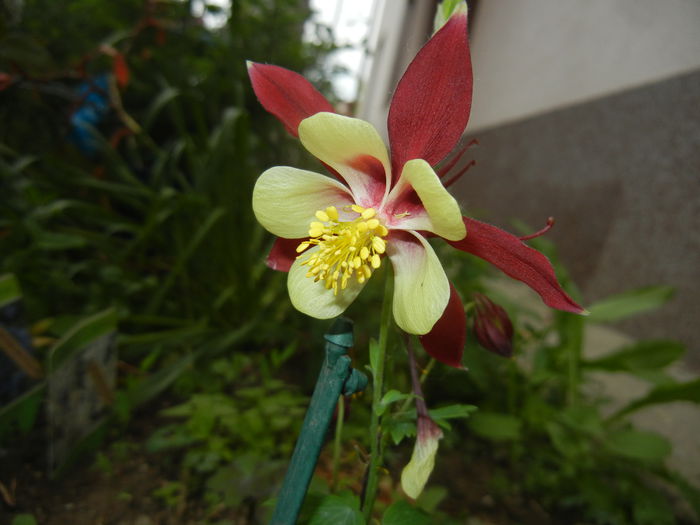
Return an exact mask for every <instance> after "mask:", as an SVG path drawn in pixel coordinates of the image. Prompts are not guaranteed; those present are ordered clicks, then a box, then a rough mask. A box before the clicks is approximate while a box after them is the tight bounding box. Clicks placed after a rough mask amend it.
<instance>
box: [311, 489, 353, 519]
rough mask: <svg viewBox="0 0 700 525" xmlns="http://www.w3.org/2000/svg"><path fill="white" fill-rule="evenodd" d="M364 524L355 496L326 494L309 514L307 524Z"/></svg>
mask: <svg viewBox="0 0 700 525" xmlns="http://www.w3.org/2000/svg"><path fill="white" fill-rule="evenodd" d="M329 523H332V524H333V525H364V524H365V519H364V517H363V516H362V512H360V501H359V500H358V499H357V498H356V497H344V496H339V495H330V496H326V497H325V498H323V499H322V500H321V502H320V503H319V505H318V507H316V509H315V510H314V511H313V514H311V518H310V519H309V525H328V524H329Z"/></svg>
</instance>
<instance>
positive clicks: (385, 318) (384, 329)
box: [362, 274, 392, 523]
mask: <svg viewBox="0 0 700 525" xmlns="http://www.w3.org/2000/svg"><path fill="white" fill-rule="evenodd" d="M385 278H386V284H385V287H384V301H383V304H382V315H381V321H380V325H379V343H378V345H377V346H378V352H377V353H378V356H377V362H376V366H375V370H372V419H371V421H370V426H369V436H370V441H371V448H370V460H369V466H368V467H367V469H368V470H367V484H366V485H365V491H364V499H363V503H362V513H363V514H364V516H365V520H366V521H367V522H368V523H369V520H370V518H371V516H372V508H373V507H374V500H375V499H376V498H377V486H378V484H379V468H380V467H381V464H382V456H383V452H384V451H383V447H382V429H381V417H380V416H379V405H380V404H381V401H382V395H383V393H384V366H385V363H386V348H387V340H388V338H389V327H390V326H391V298H392V293H391V292H392V279H391V276H389V275H388V274H386V277H385Z"/></svg>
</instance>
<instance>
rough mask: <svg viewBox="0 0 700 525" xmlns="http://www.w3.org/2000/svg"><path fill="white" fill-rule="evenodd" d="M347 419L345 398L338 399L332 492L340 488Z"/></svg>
mask: <svg viewBox="0 0 700 525" xmlns="http://www.w3.org/2000/svg"><path fill="white" fill-rule="evenodd" d="M344 420H345V398H344V397H343V396H341V397H340V399H338V410H337V411H336V421H335V439H334V440H333V477H332V480H331V492H335V491H336V489H337V488H338V470H339V468H340V450H341V448H342V446H341V442H342V437H343V422H344Z"/></svg>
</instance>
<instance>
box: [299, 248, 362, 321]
mask: <svg viewBox="0 0 700 525" xmlns="http://www.w3.org/2000/svg"><path fill="white" fill-rule="evenodd" d="M318 249H319V248H318V246H314V247H313V248H311V249H310V250H307V251H306V252H304V254H303V255H302V256H301V257H300V258H298V259H297V260H296V261H294V264H292V267H291V268H290V270H289V275H288V277H287V291H288V292H289V299H290V300H291V301H292V305H294V308H296V309H297V310H299V311H300V312H301V313H304V314H306V315H310V316H311V317H315V318H316V319H331V318H333V317H337V316H339V315H340V314H342V313H343V312H344V311H345V309H346V308H347V307H348V306H350V304H351V303H352V302H353V301H354V300H355V297H357V295H358V294H359V293H360V291H361V290H362V288H364V285H363V284H359V283H358V282H357V279H354V278H353V279H350V280H348V281H347V286H346V288H345V289H344V290H340V291H338V294H337V295H335V294H334V293H333V290H332V289H330V290H329V289H327V288H326V287H325V286H324V283H323V281H318V282H314V280H313V278H312V277H306V273H307V272H308V271H309V267H308V266H303V265H302V264H301V263H302V262H304V261H305V260H306V259H307V258H308V256H309V255H313V254H314V253H315V252H317V251H318Z"/></svg>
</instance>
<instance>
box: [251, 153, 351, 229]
mask: <svg viewBox="0 0 700 525" xmlns="http://www.w3.org/2000/svg"><path fill="white" fill-rule="evenodd" d="M348 204H353V200H352V196H351V195H350V192H349V191H348V189H347V188H346V187H345V186H343V185H342V184H341V183H339V182H338V181H336V180H333V179H331V178H330V177H326V176H324V175H320V174H318V173H314V172H312V171H306V170H300V169H296V168H290V167H288V166H275V167H274V168H270V169H269V170H267V171H265V172H264V173H263V174H262V175H260V177H259V178H258V180H257V182H256V183H255V188H254V189H253V212H254V213H255V217H256V218H257V219H258V222H259V223H260V224H262V226H263V228H265V229H266V230H267V231H269V232H270V233H273V234H275V235H277V236H278V237H284V238H287V239H298V238H306V237H308V236H309V224H310V223H311V222H312V221H315V220H317V219H315V218H314V214H315V213H316V211H318V210H324V209H325V208H327V207H328V206H335V207H337V208H341V207H342V206H345V205H348Z"/></svg>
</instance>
